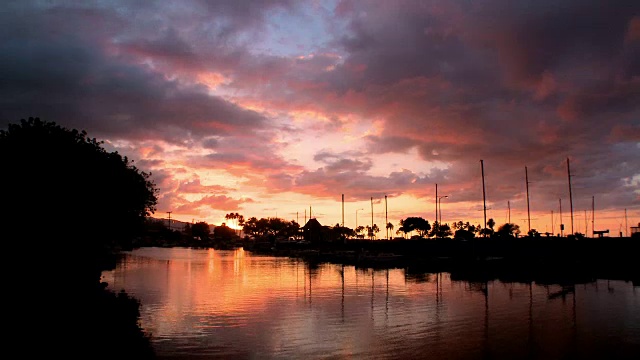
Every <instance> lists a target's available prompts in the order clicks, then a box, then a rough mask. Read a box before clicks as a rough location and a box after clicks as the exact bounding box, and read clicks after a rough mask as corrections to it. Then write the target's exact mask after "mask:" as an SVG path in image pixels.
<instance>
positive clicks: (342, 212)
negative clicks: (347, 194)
mask: <svg viewBox="0 0 640 360" xmlns="http://www.w3.org/2000/svg"><path fill="white" fill-rule="evenodd" d="M342 227H344V194H342Z"/></svg>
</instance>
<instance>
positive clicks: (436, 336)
mask: <svg viewBox="0 0 640 360" xmlns="http://www.w3.org/2000/svg"><path fill="white" fill-rule="evenodd" d="M104 280H105V281H106V282H108V283H109V287H110V288H112V289H114V290H119V289H125V290H126V291H127V292H129V293H130V294H132V295H134V296H135V297H137V298H138V299H140V300H141V302H142V319H141V323H142V326H143V327H144V328H145V329H147V330H148V331H150V332H151V333H152V337H153V342H154V346H155V347H156V351H157V353H158V354H159V355H161V356H162V357H176V358H179V357H182V358H193V357H195V356H196V355H197V356H201V357H206V358H229V357H236V358H238V357H239V358H278V359H282V358H301V357H307V358H318V357H322V358H327V357H328V358H343V357H351V358H383V359H384V358H387V359H399V358H402V359H407V358H425V357H433V358H448V359H470V358H480V357H484V358H505V359H506V358H523V357H527V358H545V359H546V358H566V357H579V358H598V357H605V358H624V357H629V358H632V356H631V354H636V355H637V351H638V349H639V348H640V311H639V310H640V300H639V299H638V297H637V295H636V288H635V287H633V285H632V284H630V283H627V282H622V281H608V280H600V281H596V282H593V283H588V284H583V285H578V286H576V285H566V284H565V285H553V284H544V285H538V284H536V283H534V282H527V283H506V282H500V281H488V280H484V281H477V280H476V281H465V280H461V279H457V278H456V279H454V278H452V275H451V274H449V273H436V274H429V273H422V274H416V273H409V272H407V271H405V270H403V269H389V270H375V271H374V270H372V269H357V268H355V267H353V266H343V265H331V264H308V263H305V262H302V261H299V260H296V259H287V258H275V257H265V256H254V255H252V254H250V253H248V252H245V251H243V250H236V251H216V250H193V249H179V248H170V249H159V248H149V249H139V250H136V251H134V252H132V253H130V254H129V255H127V256H126V257H125V258H124V259H123V260H122V261H121V263H120V264H119V265H118V266H117V268H116V269H115V270H113V271H111V272H107V273H105V274H104Z"/></svg>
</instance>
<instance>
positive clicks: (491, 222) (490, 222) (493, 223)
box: [487, 218, 496, 232]
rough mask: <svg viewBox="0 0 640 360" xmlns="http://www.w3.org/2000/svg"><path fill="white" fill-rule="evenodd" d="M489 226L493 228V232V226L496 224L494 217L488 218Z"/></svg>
mask: <svg viewBox="0 0 640 360" xmlns="http://www.w3.org/2000/svg"><path fill="white" fill-rule="evenodd" d="M487 226H488V227H489V229H491V232H493V227H494V226H496V222H495V221H494V220H493V218H489V220H487Z"/></svg>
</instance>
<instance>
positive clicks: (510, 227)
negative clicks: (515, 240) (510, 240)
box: [496, 223, 520, 237]
mask: <svg viewBox="0 0 640 360" xmlns="http://www.w3.org/2000/svg"><path fill="white" fill-rule="evenodd" d="M496 234H497V235H498V236H508V237H514V236H516V234H520V226H518V225H516V224H513V223H505V224H502V225H500V227H499V228H498V231H496Z"/></svg>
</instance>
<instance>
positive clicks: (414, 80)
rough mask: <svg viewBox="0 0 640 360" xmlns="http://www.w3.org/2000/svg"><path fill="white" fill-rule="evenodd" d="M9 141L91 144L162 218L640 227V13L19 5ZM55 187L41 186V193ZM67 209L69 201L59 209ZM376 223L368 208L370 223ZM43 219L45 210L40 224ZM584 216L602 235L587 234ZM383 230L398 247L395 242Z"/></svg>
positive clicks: (540, 0) (573, 4)
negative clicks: (60, 132)
mask: <svg viewBox="0 0 640 360" xmlns="http://www.w3.org/2000/svg"><path fill="white" fill-rule="evenodd" d="M0 54H1V55H0V79H1V80H0V103H1V106H0V125H1V126H2V128H6V125H7V124H9V123H16V122H19V121H20V119H22V118H28V117H30V116H33V117H40V118H41V119H42V120H46V121H54V122H56V123H58V124H60V125H62V126H65V127H68V128H77V129H83V130H86V131H87V132H88V134H89V136H90V137H96V138H98V139H99V140H104V141H105V145H104V146H105V147H106V148H107V149H108V150H109V151H115V150H117V151H118V152H120V153H122V154H124V155H127V156H129V158H131V159H133V160H134V161H135V162H134V164H135V165H136V166H138V167H139V168H140V169H141V170H143V171H146V172H151V173H152V179H153V180H154V182H155V183H156V185H157V186H158V188H159V189H160V192H159V203H158V209H157V211H156V213H155V215H154V216H155V217H167V215H168V214H167V212H169V211H171V217H172V219H178V220H182V221H189V222H190V221H206V222H208V223H211V224H216V225H219V224H220V223H222V222H225V218H224V217H225V214H227V213H230V212H234V213H235V212H237V213H240V214H242V215H244V217H245V218H249V217H252V216H255V217H257V218H261V217H275V216H277V217H280V218H284V219H288V220H296V217H297V218H298V219H299V222H300V223H303V219H304V216H305V212H306V216H307V217H308V216H309V211H310V208H311V211H312V215H313V216H314V217H316V218H317V219H318V221H320V223H322V224H323V225H335V224H336V223H341V222H342V205H341V195H342V194H344V197H345V204H344V217H345V219H344V224H345V226H348V227H352V228H353V227H354V226H355V222H356V213H357V214H358V219H357V221H358V225H367V224H369V225H370V224H371V198H373V209H374V211H373V216H374V222H375V223H376V224H378V226H380V227H381V228H382V229H384V223H385V200H384V197H385V195H387V212H388V219H389V221H390V222H392V223H393V224H394V225H395V227H396V229H397V227H399V225H398V221H399V220H400V219H401V218H406V217H407V216H421V217H424V218H426V219H427V220H429V222H430V223H432V222H433V221H434V218H435V211H436V209H435V204H436V199H435V196H436V194H435V184H438V195H440V196H442V195H447V196H448V197H447V198H443V199H442V200H441V205H442V220H443V222H449V223H450V222H451V221H458V220H462V221H470V222H472V223H476V224H477V223H481V222H482V221H483V189H482V177H481V166H480V160H483V162H484V174H485V189H486V204H487V205H486V206H487V217H488V218H489V217H492V218H494V219H495V221H496V223H497V224H498V225H500V224H503V223H505V222H506V221H507V219H508V204H509V206H510V208H511V212H510V213H511V221H512V222H515V223H517V224H519V225H520V227H521V229H523V230H524V232H526V230H527V228H528V225H527V221H526V219H527V201H526V182H525V166H526V167H527V172H528V177H529V182H530V184H529V194H530V209H531V227H532V228H535V229H538V231H540V232H545V231H552V222H551V221H552V216H551V212H552V211H553V214H554V217H553V218H554V220H553V221H554V230H555V232H556V233H558V232H559V227H558V224H559V220H560V219H559V216H558V212H559V202H560V200H559V199H562V200H561V201H562V213H563V222H564V223H565V224H566V227H565V229H566V230H568V231H570V218H569V211H570V206H569V188H568V180H567V158H569V159H570V164H571V173H572V175H573V177H572V187H573V188H572V190H573V209H574V231H576V232H583V233H584V231H585V224H586V227H587V229H588V232H589V233H590V232H591V206H592V197H593V199H594V203H595V228H596V230H599V229H600V230H604V229H609V230H610V231H611V234H610V236H618V233H619V231H622V232H623V234H624V233H625V209H626V211H627V219H626V221H627V223H628V225H629V226H637V223H638V222H639V221H640V156H639V155H640V2H639V1H637V0H636V1H623V0H620V1H596V0H573V1H570V0H567V1H557V0H553V1H552V0H535V1H507V0H504V1H492V0H487V1H469V0H460V1H456V0H446V1H444V0H443V1H399V0H394V1H383V0H379V1H338V0H335V1H333V0H332V1H321V0H315V1H298V0H263V1H259V0H234V1H222V0H220V1H205V0H199V1H198V0H181V1H8V2H7V1H5V2H3V5H2V9H1V10H0ZM43 181H46V176H43ZM51 208H52V209H53V208H54V206H52V207H51ZM359 209H362V210H359ZM45 211H46V210H45ZM585 211H586V217H587V218H588V219H586V220H587V222H586V223H585ZM384 233H385V232H384V230H383V231H382V233H381V234H382V235H384Z"/></svg>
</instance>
